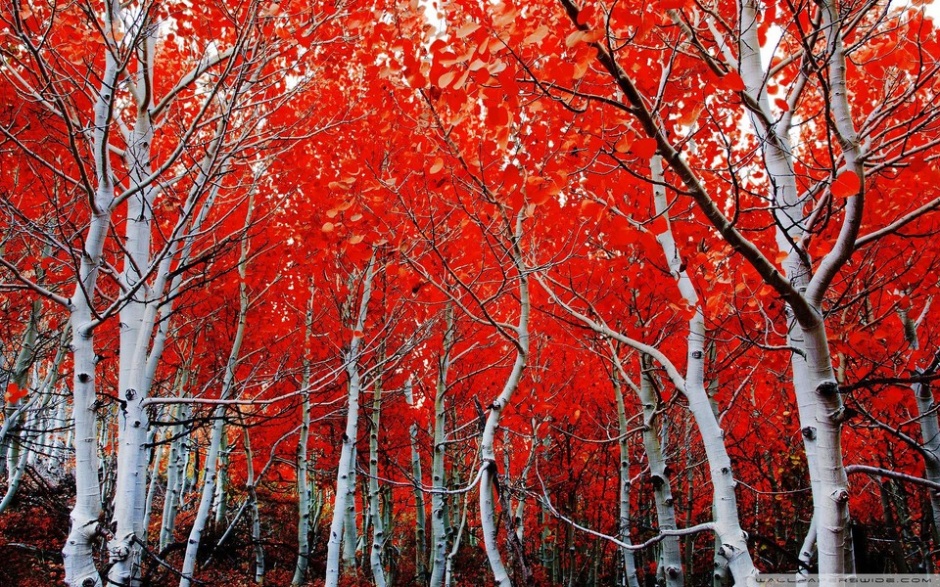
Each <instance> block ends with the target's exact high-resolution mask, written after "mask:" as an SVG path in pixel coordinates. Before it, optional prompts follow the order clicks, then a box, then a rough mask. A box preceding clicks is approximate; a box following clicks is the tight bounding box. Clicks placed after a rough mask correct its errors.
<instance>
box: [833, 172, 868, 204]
mask: <svg viewBox="0 0 940 587" xmlns="http://www.w3.org/2000/svg"><path fill="white" fill-rule="evenodd" d="M861 189H862V182H861V180H859V178H858V174H857V173H855V172H854V171H843V172H842V173H840V174H839V176H838V177H837V178H836V179H835V181H833V182H832V185H831V186H829V190H830V191H831V192H832V195H833V196H835V197H837V198H849V197H852V196H854V195H855V194H857V193H858V192H859V190H861Z"/></svg>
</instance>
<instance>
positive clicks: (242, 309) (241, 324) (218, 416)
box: [180, 197, 254, 587]
mask: <svg viewBox="0 0 940 587" xmlns="http://www.w3.org/2000/svg"><path fill="white" fill-rule="evenodd" d="M253 203H254V199H253V197H252V198H249V201H248V214H247V215H246V218H245V226H246V227H248V226H250V225H251V217H252V214H251V212H252V207H253ZM248 253H249V241H248V239H247V237H246V238H245V240H243V241H242V245H241V254H240V256H239V260H238V275H239V278H240V283H239V290H238V298H239V307H238V325H237V327H236V329H235V338H234V340H233V341H232V348H231V350H230V351H229V356H228V361H226V364H225V373H224V375H223V378H222V390H221V392H220V393H219V399H223V400H225V399H228V398H229V397H231V395H232V393H233V389H234V387H235V372H236V369H237V367H238V362H239V357H240V354H241V347H242V343H243V341H244V339H245V328H246V326H247V323H248V309H249V299H248V284H247V281H246V268H247V267H246V266H247V264H248ZM224 415H225V406H224V405H220V406H218V407H217V408H216V409H215V410H214V417H215V422H214V423H213V425H212V433H211V435H210V439H209V452H208V454H207V455H206V462H205V480H204V481H203V486H202V495H201V497H200V500H199V509H198V510H197V511H196V518H195V519H194V520H193V527H192V529H191V530H190V533H189V540H188V541H187V543H186V554H185V556H184V558H183V566H182V569H181V571H180V573H181V575H180V587H190V585H192V579H193V574H194V573H195V571H196V556H197V554H198V552H199V543H200V541H201V540H202V532H203V531H204V530H205V527H206V522H207V521H208V518H209V509H210V507H211V506H212V501H213V499H214V498H215V488H216V487H215V486H216V483H217V482H218V475H219V472H218V464H219V460H220V458H219V456H220V455H219V452H220V450H221V448H222V435H223V434H224V433H225V420H224V419H223V416H224Z"/></svg>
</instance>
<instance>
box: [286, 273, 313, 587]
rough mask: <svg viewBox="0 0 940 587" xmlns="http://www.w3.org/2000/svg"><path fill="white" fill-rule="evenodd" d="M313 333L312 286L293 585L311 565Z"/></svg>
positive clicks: (303, 381) (306, 335) (306, 336)
mask: <svg viewBox="0 0 940 587" xmlns="http://www.w3.org/2000/svg"><path fill="white" fill-rule="evenodd" d="M312 336H313V288H312V287H311V292H310V302H309V303H308V304H307V313H306V317H305V320H304V358H303V377H302V379H301V382H300V385H301V389H302V390H303V394H302V395H301V397H302V398H303V400H302V403H301V406H300V409H301V411H302V413H301V424H300V437H299V438H298V440H297V510H298V516H297V565H296V566H295V568H294V577H293V579H292V580H291V585H301V584H302V583H303V582H304V578H305V577H306V575H307V566H308V564H309V562H310V507H311V505H310V489H309V487H308V483H309V481H310V479H309V477H310V470H309V468H310V463H309V460H308V449H307V445H308V443H309V441H310V391H309V387H310V369H311V366H310V358H309V356H308V353H309V352H310V340H311V338H312Z"/></svg>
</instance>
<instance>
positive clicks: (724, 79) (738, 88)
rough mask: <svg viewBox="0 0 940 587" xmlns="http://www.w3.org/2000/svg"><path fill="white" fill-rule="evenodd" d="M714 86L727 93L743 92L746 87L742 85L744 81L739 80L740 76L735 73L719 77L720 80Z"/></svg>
mask: <svg viewBox="0 0 940 587" xmlns="http://www.w3.org/2000/svg"><path fill="white" fill-rule="evenodd" d="M716 85H717V86H718V87H719V88H721V89H723V90H728V91H729V92H743V91H744V90H746V89H747V86H745V85H744V80H743V79H742V78H741V75H740V74H739V73H738V72H736V71H729V72H728V73H726V74H725V75H723V76H721V79H719V80H718V83H717V84H716Z"/></svg>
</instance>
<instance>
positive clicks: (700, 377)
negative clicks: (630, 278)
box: [650, 155, 757, 585]
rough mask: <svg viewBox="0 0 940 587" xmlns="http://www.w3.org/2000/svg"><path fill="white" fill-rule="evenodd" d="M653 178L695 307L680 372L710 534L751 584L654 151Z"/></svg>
mask: <svg viewBox="0 0 940 587" xmlns="http://www.w3.org/2000/svg"><path fill="white" fill-rule="evenodd" d="M650 169H651V175H652V177H653V180H654V182H656V183H654V185H653V199H654V204H655V207H656V213H657V214H662V215H663V218H664V219H665V220H666V225H667V227H668V228H667V230H666V231H665V232H663V233H662V234H660V235H658V236H657V237H656V238H657V240H658V241H659V243H660V244H661V245H662V248H663V253H664V254H665V256H666V261H667V263H669V269H670V271H671V272H672V274H673V277H675V279H676V283H677V286H678V288H679V293H680V294H681V295H682V298H683V299H684V300H685V301H686V303H687V304H688V305H689V306H690V307H692V308H695V313H694V315H693V316H692V318H690V319H689V333H688V339H687V340H688V343H687V351H686V352H687V361H688V362H687V366H686V376H685V395H686V397H687V398H688V400H689V410H690V411H691V412H692V416H693V417H694V418H695V423H696V425H697V426H698V429H699V432H700V433H701V435H702V442H703V443H704V445H705V455H706V457H707V458H708V469H709V473H710V475H711V480H712V491H713V495H714V499H713V504H714V517H715V533H716V535H717V538H718V540H719V541H720V544H721V546H720V548H719V549H718V554H719V555H720V556H722V557H724V558H725V559H727V561H728V569H729V570H730V572H731V574H732V576H733V577H734V580H735V583H738V584H741V585H751V584H753V583H754V581H755V578H756V576H757V569H755V568H754V562H753V561H752V560H751V555H750V553H749V552H748V548H747V535H746V534H745V533H744V531H743V530H742V529H741V522H740V518H739V516H738V506H737V497H736V496H735V492H734V488H735V485H736V482H735V481H734V475H733V472H732V467H731V459H730V458H729V457H728V450H727V447H725V442H724V432H723V431H722V430H721V427H720V426H719V424H718V418H717V417H716V416H715V412H714V410H713V409H712V406H711V401H710V399H709V397H708V392H707V390H706V388H705V316H704V314H703V311H702V306H701V303H700V300H699V298H698V294H697V292H696V291H695V287H694V286H693V285H692V280H691V279H689V276H688V274H687V273H686V272H685V269H684V267H683V263H682V259H681V255H680V253H679V249H678V248H677V247H676V243H675V238H674V237H673V234H672V227H671V225H670V224H669V218H668V210H669V208H668V202H667V201H666V192H665V188H664V187H663V185H664V184H663V183H662V179H663V169H662V158H661V157H660V156H659V155H655V156H654V157H653V158H652V160H651V161H650Z"/></svg>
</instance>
